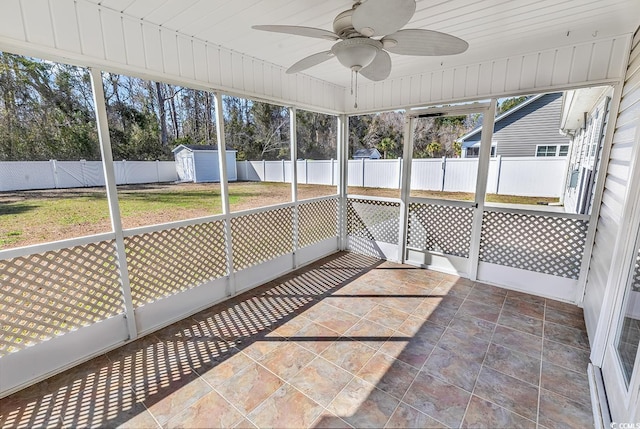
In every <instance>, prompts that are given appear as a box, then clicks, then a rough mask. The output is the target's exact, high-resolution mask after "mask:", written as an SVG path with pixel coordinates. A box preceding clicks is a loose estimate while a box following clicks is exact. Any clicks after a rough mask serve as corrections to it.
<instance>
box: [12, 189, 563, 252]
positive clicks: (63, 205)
mask: <svg viewBox="0 0 640 429" xmlns="http://www.w3.org/2000/svg"><path fill="white" fill-rule="evenodd" d="M335 193H336V187H335V186H322V185H299V186H298V197H299V199H307V198H313V197H318V196H323V195H333V194H335ZM349 193H353V194H360V195H371V196H380V197H389V198H398V197H399V196H400V192H399V191H398V190H397V189H376V188H349ZM229 194H230V197H229V200H230V206H231V210H232V211H240V210H247V209H251V208H256V207H263V206H268V205H272V204H278V203H285V202H288V201H291V185H290V184H289V183H261V182H241V183H231V184H230V186H229ZM412 196H419V197H428V198H444V199H455V200H472V199H473V194H471V193H459V192H431V191H417V192H416V191H414V192H412ZM487 201H490V202H498V203H509V204H537V203H538V202H544V203H549V202H555V201H557V199H552V198H537V197H518V196H510V195H494V194H489V195H488V196H487ZM118 202H119V205H120V213H121V216H122V223H123V226H124V228H134V227H139V226H144V225H153V224H158V223H166V222H171V221H176V220H182V219H191V218H196V217H202V216H210V215H215V214H219V213H221V212H222V200H221V196H220V186H219V184H213V183H208V184H193V183H191V184H177V185H173V184H159V185H137V186H121V187H118ZM108 231H111V224H110V219H109V208H108V202H107V197H106V193H105V192H104V189H100V188H80V189H52V190H45V191H23V192H5V193H0V249H4V248H10V247H18V246H26V245H29V244H35V243H43V242H48V241H54V240H61V239H65V238H72V237H80V236H85V235H91V234H98V233H102V232H108Z"/></svg>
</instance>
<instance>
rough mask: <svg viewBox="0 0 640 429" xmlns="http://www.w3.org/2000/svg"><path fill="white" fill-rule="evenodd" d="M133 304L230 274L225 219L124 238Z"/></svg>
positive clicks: (148, 301)
mask: <svg viewBox="0 0 640 429" xmlns="http://www.w3.org/2000/svg"><path fill="white" fill-rule="evenodd" d="M125 249H126V251H127V265H128V268H129V282H130V283H131V297H132V300H133V306H134V307H140V306H142V305H144V304H147V303H150V302H153V301H156V300H158V299H160V298H163V297H166V296H170V295H175V294H176V293H178V292H180V291H183V290H187V289H191V288H193V287H195V286H198V285H200V284H203V283H206V282H208V281H211V280H213V279H217V278H220V277H224V276H226V275H227V274H228V271H229V270H228V268H227V256H226V241H225V233H224V222H223V221H216V222H207V223H202V224H197V225H189V226H186V227H181V228H173V229H166V230H162V231H156V232H151V233H147V234H140V235H134V236H131V237H126V238H125Z"/></svg>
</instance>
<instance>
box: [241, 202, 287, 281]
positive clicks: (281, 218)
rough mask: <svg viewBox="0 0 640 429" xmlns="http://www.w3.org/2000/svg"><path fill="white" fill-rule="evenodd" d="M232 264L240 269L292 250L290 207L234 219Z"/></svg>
mask: <svg viewBox="0 0 640 429" xmlns="http://www.w3.org/2000/svg"><path fill="white" fill-rule="evenodd" d="M231 234H232V237H233V266H234V269H235V271H239V270H242V269H245V268H248V267H251V266H253V265H257V264H259V263H261V262H265V261H268V260H270V259H273V258H276V257H278V256H281V255H284V254H286V253H291V252H293V209H292V208H290V207H287V208H282V209H277V210H271V211H267V212H260V213H254V214H250V215H245V216H240V217H236V218H233V219H231Z"/></svg>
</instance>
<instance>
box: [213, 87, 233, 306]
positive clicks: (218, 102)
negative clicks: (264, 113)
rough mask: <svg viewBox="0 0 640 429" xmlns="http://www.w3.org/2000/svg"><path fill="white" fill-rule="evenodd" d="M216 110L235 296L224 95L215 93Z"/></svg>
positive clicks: (225, 231) (222, 185)
mask: <svg viewBox="0 0 640 429" xmlns="http://www.w3.org/2000/svg"><path fill="white" fill-rule="evenodd" d="M213 99H214V102H215V109H216V139H217V140H218V164H219V165H218V166H219V167H220V197H221V198H222V214H223V215H224V233H225V238H226V242H227V267H229V277H228V280H229V283H228V287H229V289H228V290H227V296H231V295H235V293H236V281H235V275H234V273H233V237H232V234H231V208H230V207H229V180H228V176H227V149H226V143H225V137H224V115H223V112H224V110H223V106H222V94H219V93H217V92H214V93H213Z"/></svg>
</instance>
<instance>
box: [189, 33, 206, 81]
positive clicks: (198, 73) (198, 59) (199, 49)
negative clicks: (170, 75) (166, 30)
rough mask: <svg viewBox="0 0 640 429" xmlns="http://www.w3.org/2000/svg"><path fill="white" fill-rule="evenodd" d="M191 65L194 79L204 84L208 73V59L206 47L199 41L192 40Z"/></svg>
mask: <svg viewBox="0 0 640 429" xmlns="http://www.w3.org/2000/svg"><path fill="white" fill-rule="evenodd" d="M192 42H193V65H194V67H195V69H194V75H195V79H196V80H198V81H201V82H206V81H207V79H208V78H209V73H208V64H209V61H208V58H207V45H205V44H204V42H201V41H200V40H193V41H192Z"/></svg>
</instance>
